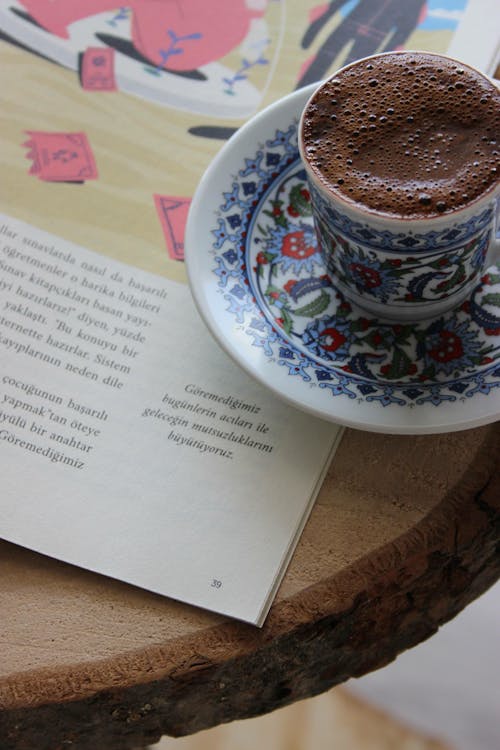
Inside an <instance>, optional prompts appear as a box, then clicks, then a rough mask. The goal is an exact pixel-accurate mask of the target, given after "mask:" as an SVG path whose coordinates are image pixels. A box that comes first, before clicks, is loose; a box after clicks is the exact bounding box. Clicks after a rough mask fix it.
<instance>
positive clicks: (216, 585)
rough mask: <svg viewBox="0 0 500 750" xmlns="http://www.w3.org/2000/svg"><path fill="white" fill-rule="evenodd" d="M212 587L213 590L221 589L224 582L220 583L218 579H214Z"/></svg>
mask: <svg viewBox="0 0 500 750" xmlns="http://www.w3.org/2000/svg"><path fill="white" fill-rule="evenodd" d="M210 585H211V587H212V588H213V589H221V588H222V581H218V580H217V578H212V583H211V584H210Z"/></svg>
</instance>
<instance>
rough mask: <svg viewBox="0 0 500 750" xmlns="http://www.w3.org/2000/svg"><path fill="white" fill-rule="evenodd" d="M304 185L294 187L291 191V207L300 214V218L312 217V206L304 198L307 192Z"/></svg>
mask: <svg viewBox="0 0 500 750" xmlns="http://www.w3.org/2000/svg"><path fill="white" fill-rule="evenodd" d="M305 189H306V188H305V185H304V184H303V183H301V184H299V185H294V186H293V188H292V189H291V190H290V205H291V206H292V207H293V208H294V209H295V210H296V211H297V212H298V213H299V214H300V216H311V214H312V206H311V203H310V201H309V200H307V198H304V195H303V192H304V190H305Z"/></svg>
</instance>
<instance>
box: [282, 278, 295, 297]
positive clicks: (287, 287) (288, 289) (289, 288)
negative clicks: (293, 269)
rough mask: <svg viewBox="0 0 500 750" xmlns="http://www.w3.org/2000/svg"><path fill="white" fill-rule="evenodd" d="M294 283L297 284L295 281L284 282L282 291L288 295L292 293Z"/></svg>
mask: <svg viewBox="0 0 500 750" xmlns="http://www.w3.org/2000/svg"><path fill="white" fill-rule="evenodd" d="M296 283H297V279H290V280H289V281H287V282H286V284H285V286H284V287H283V289H284V290H285V292H286V293H287V294H290V292H291V291H292V289H293V287H294V286H295V284H296Z"/></svg>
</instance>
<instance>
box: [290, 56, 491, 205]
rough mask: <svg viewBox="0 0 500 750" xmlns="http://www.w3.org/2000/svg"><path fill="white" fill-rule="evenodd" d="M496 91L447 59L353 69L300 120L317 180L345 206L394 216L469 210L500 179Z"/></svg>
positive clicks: (384, 61) (386, 59) (327, 87)
mask: <svg viewBox="0 0 500 750" xmlns="http://www.w3.org/2000/svg"><path fill="white" fill-rule="evenodd" d="M499 138H500V92H499V90H498V89H497V87H496V86H495V85H494V84H493V83H492V82H491V81H490V80H489V79H487V78H486V77H484V76H482V75H481V74H480V73H477V72H476V71H474V70H473V69H472V68H469V67H468V66H466V65H462V64H459V63H457V62H455V61H453V60H449V59H447V58H443V57H440V56H438V55H432V54H428V53H419V52H401V53H392V54H385V55H380V56H376V57H372V58H370V59H367V60H364V61H360V62H359V63H354V64H353V65H352V66H349V67H348V68H346V69H345V70H343V71H340V72H339V73H338V74H337V75H336V76H334V77H333V78H331V79H330V80H329V81H327V82H326V83H325V84H324V85H323V86H322V87H321V88H320V89H319V90H318V91H317V92H316V94H315V95H314V97H313V98H312V100H311V101H310V102H309V105H308V106H307V109H306V111H305V113H304V117H303V125H302V143H303V153H304V156H305V158H306V159H307V161H308V162H309V164H310V166H311V168H312V170H313V172H314V174H316V175H317V177H318V179H319V180H320V181H321V182H322V183H323V184H324V185H326V186H327V187H328V188H329V190H331V191H333V192H334V193H336V194H339V195H340V196H342V198H343V199H346V200H347V201H348V202H353V203H355V204H359V205H360V206H362V207H365V208H369V209H370V210H372V211H376V212H380V213H383V214H390V215H395V216H398V217H408V218H411V217H426V216H438V215H441V214H444V213H447V212H451V211H454V210H456V209H457V208H461V207H463V206H466V205H468V204H469V203H472V202H474V201H475V200H477V199H478V198H479V197H480V196H482V195H484V194H485V193H486V192H488V191H489V190H491V189H492V188H493V187H494V186H495V185H496V184H497V183H498V180H499V176H500V147H499V145H498V140H499Z"/></svg>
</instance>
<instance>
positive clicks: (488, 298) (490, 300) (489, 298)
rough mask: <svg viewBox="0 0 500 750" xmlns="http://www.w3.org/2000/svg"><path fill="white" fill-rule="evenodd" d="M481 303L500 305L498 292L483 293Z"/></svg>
mask: <svg viewBox="0 0 500 750" xmlns="http://www.w3.org/2000/svg"><path fill="white" fill-rule="evenodd" d="M481 303H482V304H483V305H493V306H494V307H500V292H494V293H493V294H485V295H484V297H483V298H482V300H481Z"/></svg>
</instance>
